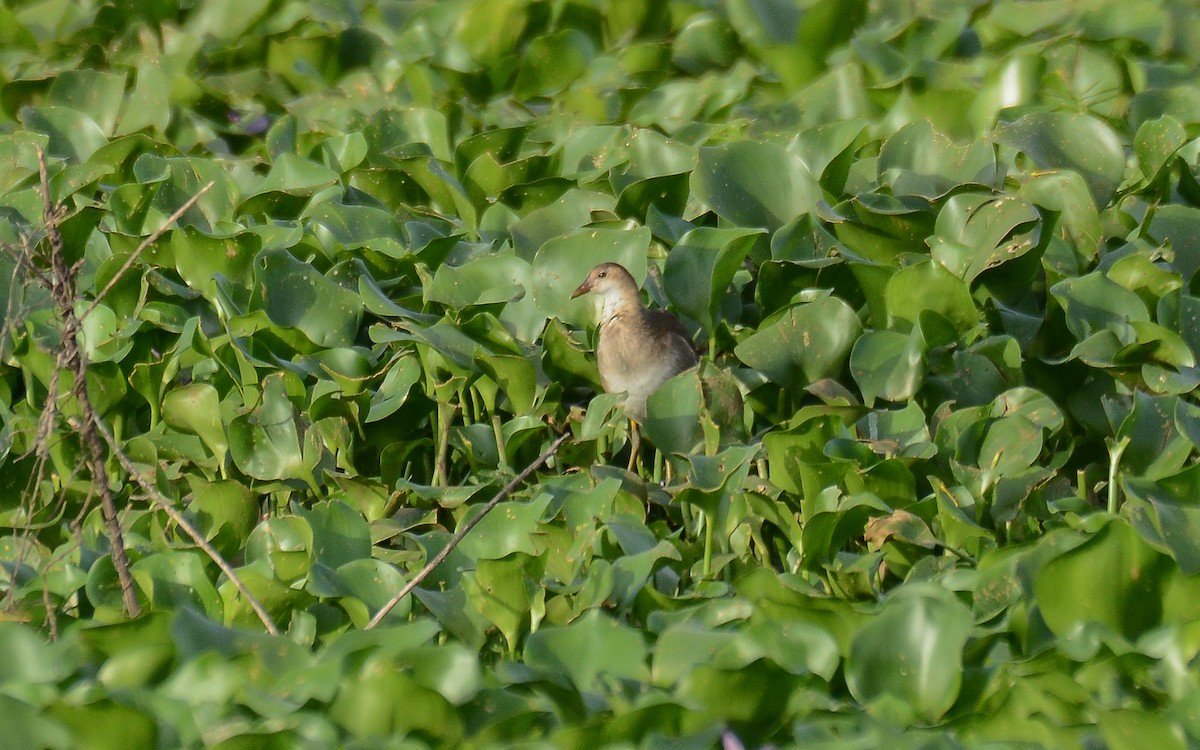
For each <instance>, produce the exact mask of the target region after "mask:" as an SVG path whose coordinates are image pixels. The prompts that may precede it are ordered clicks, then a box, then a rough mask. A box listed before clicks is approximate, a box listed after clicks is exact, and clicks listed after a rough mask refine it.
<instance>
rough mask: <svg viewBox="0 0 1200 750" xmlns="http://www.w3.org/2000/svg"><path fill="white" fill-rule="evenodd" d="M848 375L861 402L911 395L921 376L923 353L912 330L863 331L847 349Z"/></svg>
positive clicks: (903, 398) (918, 339) (898, 398)
mask: <svg viewBox="0 0 1200 750" xmlns="http://www.w3.org/2000/svg"><path fill="white" fill-rule="evenodd" d="M850 374H851V375H852V376H853V377H854V381H855V382H856V383H858V388H859V391H861V392H862V397H863V403H865V404H867V405H868V406H870V405H872V404H874V403H875V400H876V399H879V398H882V399H885V400H887V401H903V400H905V399H908V398H911V397H912V396H913V395H914V394H915V393H916V392H917V391H918V390H919V389H920V388H921V385H922V383H923V382H924V378H925V352H924V349H923V347H922V345H921V341H920V337H919V336H917V335H916V332H915V331H914V332H913V333H909V334H904V333H898V332H896V331H867V332H866V333H864V334H863V335H862V336H860V337H859V338H858V340H857V341H855V342H854V348H853V349H852V350H851V351H850Z"/></svg>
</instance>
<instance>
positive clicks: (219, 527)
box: [187, 480, 259, 555]
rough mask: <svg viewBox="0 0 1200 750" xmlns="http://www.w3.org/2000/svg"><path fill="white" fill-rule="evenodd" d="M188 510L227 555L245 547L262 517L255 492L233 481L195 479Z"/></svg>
mask: <svg viewBox="0 0 1200 750" xmlns="http://www.w3.org/2000/svg"><path fill="white" fill-rule="evenodd" d="M187 509H188V512H189V513H190V514H192V516H193V517H194V518H195V519H196V521H197V524H196V525H197V528H198V529H199V530H200V532H201V533H202V534H204V538H205V539H207V540H208V541H210V542H212V543H213V546H215V547H216V548H217V549H218V551H220V552H221V553H222V554H226V555H228V554H230V553H231V552H236V551H237V550H240V549H242V548H243V547H244V546H245V543H246V539H247V537H249V535H250V532H251V530H253V528H254V525H255V523H257V521H258V516H259V507H258V502H257V497H256V496H255V494H254V493H253V492H251V491H250V489H249V488H248V487H246V486H245V485H243V484H241V483H240V482H235V481H233V480H221V481H216V482H209V481H198V482H196V483H195V484H194V486H193V487H192V501H191V502H190V503H188V506H187Z"/></svg>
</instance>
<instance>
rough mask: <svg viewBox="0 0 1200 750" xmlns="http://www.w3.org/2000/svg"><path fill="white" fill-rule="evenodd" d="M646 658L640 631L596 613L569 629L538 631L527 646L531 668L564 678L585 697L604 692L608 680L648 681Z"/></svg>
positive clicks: (526, 652) (559, 628)
mask: <svg viewBox="0 0 1200 750" xmlns="http://www.w3.org/2000/svg"><path fill="white" fill-rule="evenodd" d="M646 656H647V649H646V644H645V642H644V641H643V640H642V636H641V634H640V633H639V632H638V631H636V630H633V629H632V628H630V627H628V626H626V625H622V624H621V623H619V622H617V621H616V620H615V619H613V618H611V617H608V616H607V615H605V614H603V613H602V612H600V611H599V610H594V609H593V610H590V611H588V612H586V613H585V614H583V615H582V616H581V617H579V619H577V620H575V621H574V622H572V623H571V624H569V625H563V626H559V627H553V626H551V627H545V628H541V629H539V630H538V631H537V632H536V633H534V634H532V635H530V636H529V639H528V641H527V642H526V644H525V662H526V663H527V664H528V665H529V666H531V667H536V668H539V669H542V670H545V671H546V672H548V673H550V674H554V675H563V676H565V677H566V678H568V679H569V680H570V681H571V683H572V684H573V685H574V686H575V688H576V689H577V690H579V691H580V692H583V693H591V692H597V691H603V685H604V684H605V682H606V681H607V680H608V679H613V678H616V679H632V680H646V679H648V678H649V676H650V671H649V669H648V668H647V666H646Z"/></svg>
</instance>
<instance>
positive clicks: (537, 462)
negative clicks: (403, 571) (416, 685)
mask: <svg viewBox="0 0 1200 750" xmlns="http://www.w3.org/2000/svg"><path fill="white" fill-rule="evenodd" d="M570 436H571V433H570V432H569V431H568V432H564V433H563V434H561V435H559V436H558V439H557V440H555V441H554V442H553V443H551V444H550V447H549V448H547V449H546V450H545V451H543V452H542V455H540V456H538V457H537V458H536V459H534V461H533V463H531V464H529V465H528V466H526V467H525V468H524V469H522V470H521V473H520V474H518V475H516V476H515V477H513V478H512V481H510V482H509V483H508V484H506V485H504V488H503V489H502V490H500V491H499V492H497V493H496V495H495V496H494V497H493V498H492V499H491V500H488V501H487V503H486V504H484V506H483V509H482V510H480V511H479V513H477V514H476V515H475V516H474V517H473V518H471V519H470V520H469V521H467V522H466V523H464V524H463V525H462V526H461V527H459V529H458V531H456V532H454V536H453V537H451V538H450V541H449V542H448V543H447V544H446V546H445V547H443V548H442V550H441V551H440V552H438V553H437V554H436V555H434V556H433V559H432V560H430V561H429V562H428V564H426V565H425V567H424V568H421V571H420V572H419V573H417V574H416V575H415V576H414V577H413V579H412V580H411V581H409V582H408V583H407V584H406V585H405V586H404V588H402V589H400V591H399V593H397V594H396V595H395V596H393V597H392V598H391V600H390V601H388V603H387V604H385V605H383V608H382V609H380V610H379V611H378V612H376V613H375V616H374V617H372V618H371V621H370V622H368V623H367V627H366V628H365V629H366V630H370V629H371V628H373V627H375V626H376V625H378V624H379V623H380V622H382V621H383V618H385V617H387V614H388V612H391V611H392V609H394V608H395V606H396V605H397V604H399V603H400V602H402V601H403V600H404V597H406V596H408V595H409V594H410V593H412V590H413V589H415V588H416V587H417V586H419V585H420V584H421V581H424V580H425V579H426V578H428V577H429V574H430V573H432V572H433V570H434V568H436V567H437V566H439V565H441V564H442V562H443V561H444V560H445V559H446V558H447V557H449V556H450V553H451V552H453V551H454V548H455V547H457V546H458V545H459V544H461V543H462V540H463V539H464V538H466V536H467V534H469V533H470V532H471V529H473V528H475V526H476V524H478V523H479V522H480V521H482V520H483V517H484V516H486V515H487V514H488V513H490V512H491V511H492V509H494V508H495V507H496V506H497V505H499V504H500V502H501V501H502V500H504V498H506V497H508V496H509V495H511V494H512V491H513V490H515V489H516V488H517V486H518V485H520V484H521V482H524V481H525V479H526V478H527V477H528V476H529V475H530V474H532V473H533V472H535V471H537V469H538V467H540V466H541V465H542V464H544V463H546V461H548V460H549V459H550V457H551V456H553V455H554V454H555V453H556V452H557V451H558V449H559V447H560V446H561V445H562V444H563V443H565V442H566V441H567V438H568V437H570Z"/></svg>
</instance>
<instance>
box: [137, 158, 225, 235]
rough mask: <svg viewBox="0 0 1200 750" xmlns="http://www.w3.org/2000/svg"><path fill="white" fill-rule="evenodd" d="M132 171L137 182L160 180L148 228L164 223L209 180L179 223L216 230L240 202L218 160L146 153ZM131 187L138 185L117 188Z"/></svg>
mask: <svg viewBox="0 0 1200 750" xmlns="http://www.w3.org/2000/svg"><path fill="white" fill-rule="evenodd" d="M133 174H134V177H135V178H136V179H137V182H138V183H146V182H154V183H156V184H157V189H156V190H154V191H153V192H152V193H150V194H149V196H150V212H149V213H148V214H147V215H146V218H145V224H144V227H143V230H144V231H146V232H149V231H154V230H157V229H159V228H160V227H162V226H163V224H164V223H165V222H166V220H167V218H168V217H169V216H171V215H172V214H173V213H175V211H177V210H178V209H179V208H181V207H182V206H183V205H184V204H185V203H187V202H188V201H189V200H190V199H192V198H193V197H194V196H195V195H196V194H197V193H199V192H200V190H201V189H202V188H203V187H204V186H205V185H207V184H208V183H210V182H211V183H212V187H211V188H209V189H208V191H207V192H205V193H204V194H203V195H201V196H200V198H199V200H197V201H196V202H195V203H194V204H193V205H192V207H191V208H189V209H188V210H187V211H186V212H185V213H184V214H183V216H181V217H180V218H179V220H178V222H177V223H178V225H179V226H188V225H191V226H195V227H197V228H198V229H200V230H201V231H203V232H207V233H215V232H216V231H217V228H218V225H220V224H221V223H222V222H225V221H228V220H229V218H230V216H231V215H232V213H233V209H234V207H235V206H236V205H237V202H238V195H239V191H238V188H237V184H236V183H235V182H234V181H233V178H231V177H230V176H229V174H228V173H227V172H226V171H225V170H224V169H223V168H222V167H221V166H220V165H219V164H217V163H216V162H215V161H210V160H208V159H200V158H193V157H163V156H159V155H158V154H154V153H145V154H142V155H141V156H139V157H138V158H137V161H135V162H134V164H133ZM131 187H135V186H132V185H128V184H126V185H122V186H121V187H120V188H118V191H120V190H124V189H127V188H131ZM131 233H132V234H141V233H142V232H141V231H133V232H131Z"/></svg>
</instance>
